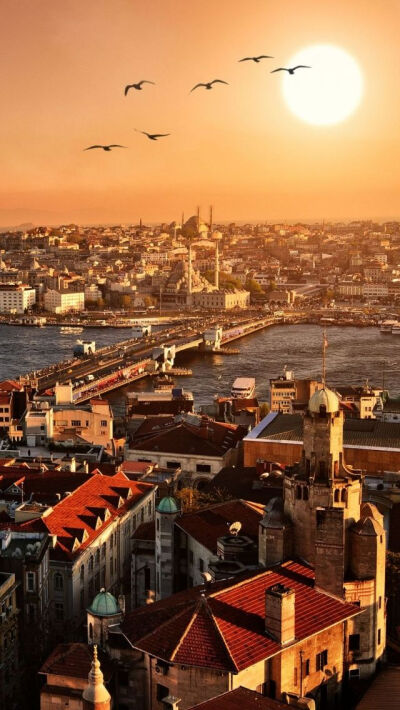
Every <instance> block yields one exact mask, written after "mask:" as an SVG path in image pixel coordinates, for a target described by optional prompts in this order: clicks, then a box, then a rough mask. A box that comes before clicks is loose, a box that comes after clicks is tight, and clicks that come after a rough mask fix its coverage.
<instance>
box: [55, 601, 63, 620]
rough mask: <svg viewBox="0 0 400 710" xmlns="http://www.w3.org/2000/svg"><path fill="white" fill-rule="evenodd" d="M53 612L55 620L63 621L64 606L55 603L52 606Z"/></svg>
mask: <svg viewBox="0 0 400 710" xmlns="http://www.w3.org/2000/svg"><path fill="white" fill-rule="evenodd" d="M54 608H55V612H56V620H57V621H63V619H64V604H62V603H61V602H56V603H55V605H54Z"/></svg>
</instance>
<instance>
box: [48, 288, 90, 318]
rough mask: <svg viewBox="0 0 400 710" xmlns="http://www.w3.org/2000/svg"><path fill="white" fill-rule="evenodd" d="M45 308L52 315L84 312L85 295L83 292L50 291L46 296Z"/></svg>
mask: <svg viewBox="0 0 400 710" xmlns="http://www.w3.org/2000/svg"><path fill="white" fill-rule="evenodd" d="M44 307H45V309H46V311H50V312H51V313H56V314H59V313H69V312H70V311H83V310H84V307H85V294H84V293H83V292H82V291H56V290H54V289H49V290H48V291H46V293H45V294H44Z"/></svg>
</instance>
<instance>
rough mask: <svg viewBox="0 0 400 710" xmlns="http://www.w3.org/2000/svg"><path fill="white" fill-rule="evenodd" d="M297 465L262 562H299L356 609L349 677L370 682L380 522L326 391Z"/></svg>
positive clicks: (377, 628) (378, 615)
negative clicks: (347, 455)
mask: <svg viewBox="0 0 400 710" xmlns="http://www.w3.org/2000/svg"><path fill="white" fill-rule="evenodd" d="M303 440H304V444H303V451H302V456H301V460H300V461H299V463H298V464H296V465H295V466H292V467H290V468H288V469H286V471H285V475H284V487H283V495H284V500H283V504H282V503H281V502H280V501H278V500H277V499H275V500H273V501H270V503H269V504H268V506H267V507H266V509H265V515H264V518H263V520H262V521H261V523H260V528H259V562H260V564H262V565H264V566H269V565H273V564H277V563H279V562H282V561H283V560H285V559H288V558H289V557H297V558H300V559H302V560H304V561H305V562H307V563H308V564H310V565H311V566H312V567H314V570H315V586H316V587H318V588H320V589H321V591H324V592H328V593H329V594H333V595H335V596H337V597H340V598H342V599H345V600H346V601H350V602H353V603H356V604H357V605H359V606H360V608H361V609H364V613H362V614H359V615H357V616H356V617H354V619H353V620H352V621H351V622H349V624H348V629H347V637H346V639H345V644H346V653H347V658H348V664H349V666H348V668H349V674H351V675H352V676H357V675H358V676H362V677H368V676H369V675H370V674H371V673H373V672H374V670H375V668H376V663H377V661H378V660H379V659H380V657H381V656H382V654H383V651H384V648H385V616H384V609H383V607H384V595H385V531H384V529H383V525H382V516H381V515H380V513H379V512H378V510H377V509H376V507H375V506H374V505H372V504H370V503H368V504H362V497H361V496H362V475H361V472H360V471H357V470H355V469H353V468H350V467H347V466H346V465H345V461H344V455H343V412H342V411H341V410H340V404H339V398H338V397H337V395H336V394H335V393H334V392H332V391H331V390H329V389H328V388H327V387H325V386H324V387H323V389H321V390H317V391H316V392H315V393H314V394H313V395H312V397H311V399H310V401H309V403H308V409H307V411H306V413H305V415H304V434H303Z"/></svg>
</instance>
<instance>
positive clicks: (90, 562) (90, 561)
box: [89, 555, 93, 572]
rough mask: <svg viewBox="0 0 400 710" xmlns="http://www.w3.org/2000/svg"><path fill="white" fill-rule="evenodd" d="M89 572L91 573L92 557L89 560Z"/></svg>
mask: <svg viewBox="0 0 400 710" xmlns="http://www.w3.org/2000/svg"><path fill="white" fill-rule="evenodd" d="M89 572H93V555H90V558H89Z"/></svg>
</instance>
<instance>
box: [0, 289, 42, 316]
mask: <svg viewBox="0 0 400 710" xmlns="http://www.w3.org/2000/svg"><path fill="white" fill-rule="evenodd" d="M35 302H36V291H35V289H34V288H31V287H30V286H27V285H26V284H0V313H25V311H26V310H27V309H28V308H31V306H33V304H34V303H35Z"/></svg>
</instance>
